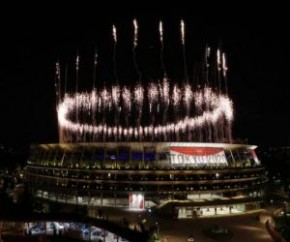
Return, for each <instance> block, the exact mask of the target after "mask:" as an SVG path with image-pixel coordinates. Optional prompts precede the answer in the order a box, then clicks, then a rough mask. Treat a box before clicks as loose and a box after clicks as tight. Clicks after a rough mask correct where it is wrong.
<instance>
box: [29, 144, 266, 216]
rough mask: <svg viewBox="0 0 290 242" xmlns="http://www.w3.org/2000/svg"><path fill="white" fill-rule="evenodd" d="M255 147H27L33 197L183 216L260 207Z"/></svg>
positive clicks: (261, 177) (259, 169)
mask: <svg viewBox="0 0 290 242" xmlns="http://www.w3.org/2000/svg"><path fill="white" fill-rule="evenodd" d="M255 148H256V147H255V146H250V145H240V144H221V143H187V142H186V143H183V142H172V143H162V142H160V143H159V142H158V143H155V142H150V143H149V142H101V143H79V144H46V145H36V146H33V147H32V155H31V157H30V160H29V163H28V166H27V176H28V178H29V183H30V184H31V187H32V188H33V192H34V195H35V196H36V197H39V198H43V199H48V200H51V201H57V202H61V203H69V204H78V205H88V206H113V207H123V208H131V209H144V208H150V207H152V206H154V207H156V208H158V209H159V210H160V212H164V213H170V214H171V215H173V216H175V217H178V218H183V217H197V216H210V215H211V216H212V215H222V214H233V213H242V212H245V211H249V210H253V209H254V210H255V209H258V208H260V202H261V200H262V195H263V190H262V187H263V184H264V182H265V181H266V179H265V170H264V168H263V167H262V166H261V164H260V161H259V160H258V159H257V157H256V155H255V151H254V149H255Z"/></svg>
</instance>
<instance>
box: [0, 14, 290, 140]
mask: <svg viewBox="0 0 290 242" xmlns="http://www.w3.org/2000/svg"><path fill="white" fill-rule="evenodd" d="M127 12H128V11H127ZM193 16H194V14H193V13H189V12H188V11H185V10H182V11H181V10H180V11H177V12H175V11H174V10H172V9H171V11H163V12H159V11H157V10H156V11H152V10H146V11H133V12H132V13H129V14H116V13H112V12H108V14H107V16H106V17H102V18H101V17H98V16H97V12H96V14H95V15H91V16H90V17H88V16H85V17H81V16H78V17H74V16H70V17H68V18H65V17H63V18H61V19H57V18H55V19H52V17H50V18H49V19H44V18H40V19H33V18H30V19H29V20H26V19H21V18H20V19H19V21H16V22H14V23H13V24H10V25H9V26H6V27H4V28H3V29H2V34H1V35H2V37H1V38H2V48H1V56H0V59H1V66H0V104H1V121H0V122H1V126H0V143H3V144H9V145H27V144H30V143H53V142H57V141H58V140H57V120H56V112H55V92H54V79H55V62H56V60H57V59H58V58H59V60H60V62H61V64H65V63H68V65H69V66H70V69H69V73H71V80H69V82H71V84H69V85H74V80H75V79H74V77H73V73H74V71H73V63H74V62H75V55H76V52H77V50H78V51H79V53H80V58H81V62H80V66H81V71H80V80H81V82H83V83H90V81H91V79H90V78H91V76H92V62H93V55H94V49H95V48H97V49H98V51H99V56H100V57H99V62H100V70H102V71H100V72H101V74H99V78H100V79H99V82H104V80H105V79H107V80H109V81H110V80H112V78H113V77H112V61H111V60H112V51H113V42H112V36H111V29H112V24H115V25H116V26H117V29H118V30H119V31H120V36H119V37H118V38H119V41H120V42H118V45H119V46H118V47H117V65H118V72H119V75H120V79H122V80H123V82H125V83H126V82H128V83H130V82H132V80H133V79H134V78H133V74H132V73H131V72H132V70H133V71H134V69H133V68H134V67H133V65H132V52H131V48H132V47H131V45H132V20H133V18H134V17H137V20H138V22H139V33H140V35H139V46H138V49H137V60H138V61H139V64H140V66H141V69H142V70H144V73H145V72H146V73H147V75H148V76H149V77H148V78H150V77H152V78H154V77H155V76H156V75H157V74H158V73H159V72H160V69H159V70H158V68H155V65H154V66H150V64H149V63H150V61H151V60H153V58H154V56H156V58H157V57H158V55H157V54H156V53H158V51H159V48H160V47H159V45H158V21H159V20H160V19H162V20H163V21H164V35H165V36H164V42H165V49H164V53H165V62H166V63H165V64H166V65H167V69H168V72H169V75H170V76H172V78H173V79H178V78H179V76H180V77H182V66H181V65H182V59H181V58H180V56H181V54H182V52H181V48H180V46H179V44H178V41H179V39H178V38H179V29H178V26H179V21H180V19H181V18H182V19H184V21H185V23H186V35H187V37H186V38H187V39H186V43H187V45H186V53H187V58H188V61H189V68H188V70H189V73H190V74H192V71H193V67H191V66H193V65H191V64H192V63H191V62H192V60H193V59H195V58H197V56H200V55H201V53H202V52H203V50H204V48H205V46H206V44H207V43H208V44H210V45H212V46H221V47H222V49H223V50H225V51H226V53H227V56H228V66H229V72H228V78H229V80H228V85H229V95H230V97H231V98H232V99H233V101H234V107H235V121H234V123H233V125H234V127H233V136H234V138H235V139H241V140H247V142H249V143H252V144H257V145H261V144H262V145H287V144H289V141H290V128H289V124H290V118H289V115H290V111H289V110H290V88H288V85H289V66H290V63H289V43H290V42H289V37H286V35H288V34H289V33H287V31H288V32H289V28H287V25H286V22H285V21H284V22H283V21H282V20H281V21H280V22H279V21H277V23H276V22H275V23H274V22H272V21H264V19H259V18H257V19H255V20H253V21H247V22H240V21H239V23H238V22H235V21H230V20H229V19H228V20H227V21H223V22H219V21H203V20H202V19H200V18H198V17H196V16H194V17H193ZM191 56H192V58H191ZM158 58H159V57H158ZM178 58H180V61H179V62H180V64H176V63H175V62H174V61H177V60H179V59H178ZM109 81H108V82H107V84H108V85H109ZM121 82H122V81H121ZM81 85H84V84H81Z"/></svg>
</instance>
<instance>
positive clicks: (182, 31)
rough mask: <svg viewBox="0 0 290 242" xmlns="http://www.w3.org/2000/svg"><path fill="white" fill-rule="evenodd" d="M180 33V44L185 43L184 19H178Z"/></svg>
mask: <svg viewBox="0 0 290 242" xmlns="http://www.w3.org/2000/svg"><path fill="white" fill-rule="evenodd" d="M180 33H181V43H182V45H184V44H185V30H184V21H183V20H181V21H180Z"/></svg>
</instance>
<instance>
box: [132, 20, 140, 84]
mask: <svg viewBox="0 0 290 242" xmlns="http://www.w3.org/2000/svg"><path fill="white" fill-rule="evenodd" d="M133 28H134V36H133V47H132V54H133V63H134V67H135V70H136V72H137V75H138V80H139V82H141V78H142V73H141V71H140V70H139V67H138V64H137V60H136V47H137V46H138V29H139V27H138V22H137V20H136V19H134V20H133Z"/></svg>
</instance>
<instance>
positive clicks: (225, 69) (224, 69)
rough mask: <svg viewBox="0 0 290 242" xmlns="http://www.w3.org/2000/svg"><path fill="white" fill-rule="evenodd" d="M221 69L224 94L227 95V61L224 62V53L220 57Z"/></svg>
mask: <svg viewBox="0 0 290 242" xmlns="http://www.w3.org/2000/svg"><path fill="white" fill-rule="evenodd" d="M222 69H223V77H224V81H225V93H226V94H228V84H227V71H228V67H227V60H226V54H225V53H223V55H222Z"/></svg>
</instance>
